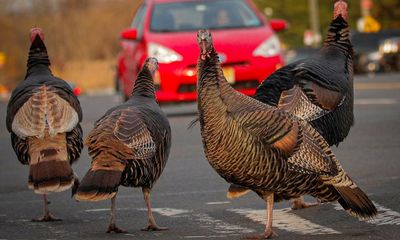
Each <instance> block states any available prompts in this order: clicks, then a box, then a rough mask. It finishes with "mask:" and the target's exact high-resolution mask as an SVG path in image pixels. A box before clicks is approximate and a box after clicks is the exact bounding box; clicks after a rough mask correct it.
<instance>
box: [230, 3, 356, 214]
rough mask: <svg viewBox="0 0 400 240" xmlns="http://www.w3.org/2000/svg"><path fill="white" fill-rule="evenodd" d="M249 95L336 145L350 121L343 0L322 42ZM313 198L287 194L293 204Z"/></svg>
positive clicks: (349, 55)
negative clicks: (305, 123)
mask: <svg viewBox="0 0 400 240" xmlns="http://www.w3.org/2000/svg"><path fill="white" fill-rule="evenodd" d="M254 98H255V99H257V100H259V101H261V102H263V103H266V104H268V105H270V106H275V107H278V108H282V109H285V110H286V111H289V112H291V113H293V114H294V115H296V116H297V117H300V118H302V119H305V120H306V121H308V122H309V123H310V124H311V126H313V127H314V128H315V129H316V130H317V131H318V132H319V133H320V134H321V135H322V136H323V137H324V138H325V140H326V141H327V142H328V144H329V145H334V144H336V145H339V143H340V142H342V141H343V140H344V139H345V138H346V136H347V135H348V133H349V131H350V128H351V127H352V126H353V124H354V114H353V48H352V45H351V42H350V39H349V25H348V23H347V4H346V2H344V1H342V0H340V1H338V2H336V3H335V6H334V11H333V20H332V21H331V23H330V26H329V30H328V34H327V36H326V38H325V41H324V46H323V47H322V48H321V49H320V51H319V53H318V54H316V55H315V56H313V57H311V58H308V59H303V60H299V61H296V62H294V63H292V64H289V65H287V66H285V67H283V68H281V69H279V70H278V71H276V72H275V73H273V74H272V75H270V76H269V77H268V78H267V79H266V80H264V82H263V83H262V84H261V85H260V86H259V87H258V88H257V91H256V94H255V95H254ZM247 192H248V189H246V188H244V187H242V186H236V185H231V186H230V188H229V190H228V196H229V197H230V198H235V197H239V196H242V195H244V194H245V193H247ZM318 204H319V203H318V202H317V203H305V202H304V200H303V197H301V198H299V199H294V200H293V205H292V208H293V209H299V208H306V207H310V206H315V205H318Z"/></svg>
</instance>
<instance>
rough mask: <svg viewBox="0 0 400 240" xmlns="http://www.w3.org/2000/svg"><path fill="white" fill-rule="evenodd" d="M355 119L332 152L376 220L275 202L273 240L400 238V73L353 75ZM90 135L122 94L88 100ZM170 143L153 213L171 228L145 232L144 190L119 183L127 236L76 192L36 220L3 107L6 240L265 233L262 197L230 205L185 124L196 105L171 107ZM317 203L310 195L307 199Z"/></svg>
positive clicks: (1, 179)
mask: <svg viewBox="0 0 400 240" xmlns="http://www.w3.org/2000/svg"><path fill="white" fill-rule="evenodd" d="M355 84H356V91H355V92H356V94H355V96H356V98H355V115H356V125H355V127H354V128H353V129H352V131H351V132H350V136H349V137H348V138H347V139H346V140H345V142H344V143H342V144H341V145H340V147H339V148H338V149H336V148H335V149H334V152H335V153H336V155H337V157H338V159H339V161H340V162H341V163H342V165H343V166H344V168H345V169H346V171H347V172H348V173H349V174H350V176H352V178H353V179H354V180H355V181H356V182H357V183H358V185H359V186H360V187H361V188H362V189H363V190H364V191H365V192H367V193H368V195H369V196H370V198H371V199H372V200H373V201H374V202H375V203H376V205H377V206H378V209H379V211H380V214H379V216H378V218H377V219H376V220H374V221H370V222H366V221H359V220H358V219H356V218H353V217H351V216H349V215H348V214H346V212H345V211H343V210H341V209H340V207H339V206H338V205H336V204H323V205H321V206H318V207H314V208H311V209H305V210H298V211H292V210H290V209H289V208H288V207H289V203H288V202H281V203H278V204H276V205H275V211H274V227H275V231H276V232H277V233H278V234H279V237H278V238H277V239H282V240H283V239H326V240H328V239H329V240H330V239H340V240H342V239H363V240H364V239H400V200H399V199H400V159H399V157H400V74H385V75H378V76H376V77H372V78H370V77H367V76H361V77H357V78H356V81H355ZM80 100H81V103H82V107H83V110H84V121H83V129H84V132H85V134H87V133H88V131H89V130H90V129H91V127H92V124H93V122H94V121H95V120H96V119H97V118H99V117H100V116H101V115H102V114H103V113H104V112H105V111H106V110H107V109H108V108H109V107H111V106H113V105H115V104H116V103H117V101H118V97H116V96H91V97H89V96H82V97H81V98H80ZM163 108H164V110H165V111H166V112H167V113H168V115H169V120H170V122H171V126H172V133H173V139H172V140H173V145H172V150H171V154H170V158H169V161H168V163H167V166H166V169H165V171H164V173H163V175H162V176H161V178H160V179H159V181H158V182H157V183H156V185H155V187H154V189H153V194H152V204H153V207H154V212H155V218H156V220H157V221H158V224H159V225H161V226H167V227H169V228H170V230H169V231H164V232H142V231H140V229H141V228H142V227H144V226H145V225H146V212H145V211H144V209H145V204H144V201H143V197H142V194H141V190H140V189H132V188H124V187H121V188H120V191H119V193H118V198H117V224H118V225H119V227H121V228H123V229H125V230H128V231H129V233H128V234H121V235H117V234H113V235H109V234H106V233H105V231H106V229H107V226H108V223H109V216H110V213H109V206H110V202H109V201H103V202H91V203H87V202H83V203H80V202H76V201H74V200H73V199H71V198H70V191H67V192H63V193H57V194H51V195H50V201H51V205H50V209H51V211H52V212H53V213H54V215H56V216H58V217H61V218H63V221H62V222H53V223H36V222H31V221H30V219H32V218H34V217H38V216H39V215H41V214H42V198H41V197H40V196H39V195H36V194H34V193H33V192H32V191H31V190H29V189H28V187H27V178H28V167H26V166H23V165H21V164H20V163H19V162H18V161H17V158H16V156H15V154H14V152H13V150H12V148H11V144H10V139H9V134H8V132H7V130H6V128H5V112H6V105H5V104H1V105H0V115H1V116H0V119H2V122H1V123H2V124H1V127H0V152H1V156H0V239H109V238H113V239H211V238H215V239H240V238H241V237H242V236H244V235H246V234H249V233H250V234H251V233H258V232H262V231H263V229H264V225H263V221H264V220H263V218H264V212H265V211H264V206H265V205H264V203H263V201H262V200H261V199H259V198H258V197H257V196H256V195H255V194H254V193H250V194H248V195H246V196H244V197H242V198H240V199H237V200H233V201H228V200H227V198H226V197H225V194H226V189H227V183H225V182H224V180H222V178H220V177H219V176H218V175H217V174H216V172H215V171H214V170H213V169H212V168H211V167H210V166H209V164H208V162H207V160H206V159H205V157H204V153H203V149H202V144H201V139H200V133H199V126H198V125H197V126H195V127H194V128H193V129H190V130H188V129H187V126H188V124H189V123H190V121H191V120H192V119H193V118H194V117H195V115H194V114H195V112H196V105H195V104H184V105H179V106H165V107H163ZM89 163H90V159H89V157H88V155H87V152H86V150H85V151H84V152H83V154H82V156H81V159H80V161H79V162H78V163H77V164H75V165H74V169H75V171H76V172H77V174H78V175H79V176H81V177H82V176H83V175H84V173H85V172H86V170H87V169H88V166H89ZM308 200H312V199H308Z"/></svg>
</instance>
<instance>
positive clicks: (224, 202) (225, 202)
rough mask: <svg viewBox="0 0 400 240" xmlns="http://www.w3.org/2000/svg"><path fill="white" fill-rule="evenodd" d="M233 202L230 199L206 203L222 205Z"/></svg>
mask: <svg viewBox="0 0 400 240" xmlns="http://www.w3.org/2000/svg"><path fill="white" fill-rule="evenodd" d="M228 203H231V202H229V201H223V202H206V205H222V204H228Z"/></svg>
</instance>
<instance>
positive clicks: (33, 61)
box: [6, 27, 83, 221]
mask: <svg viewBox="0 0 400 240" xmlns="http://www.w3.org/2000/svg"><path fill="white" fill-rule="evenodd" d="M29 37H30V40H31V47H30V50H29V57H28V64H27V68H28V70H27V73H26V76H25V79H24V81H22V83H21V84H19V85H18V86H17V87H16V88H15V90H14V91H13V93H12V95H11V98H10V101H9V103H8V108H7V120H6V121H7V129H8V131H9V132H10V133H11V142H12V146H13V148H14V151H15V153H16V154H17V157H18V160H19V161H20V162H21V163H22V164H26V165H28V164H29V168H30V170H29V188H31V189H33V190H34V191H35V193H38V194H42V195H43V199H44V216H43V217H42V218H38V219H34V220H35V221H55V220H60V219H57V218H55V217H53V216H52V215H51V214H50V212H49V209H48V203H49V202H48V200H47V194H48V193H51V192H61V191H64V190H67V189H69V188H71V186H73V185H74V183H75V187H77V184H78V179H77V178H76V177H75V176H74V173H73V171H72V168H71V164H72V163H73V162H75V161H76V160H78V158H79V156H80V153H81V150H82V147H83V144H82V129H81V126H80V124H79V123H80V122H81V120H82V110H81V107H80V103H79V100H78V99H77V97H76V96H75V95H74V94H73V92H72V89H71V87H70V86H69V85H68V83H66V82H65V81H64V80H62V79H60V78H57V77H55V76H53V74H52V73H51V70H50V68H49V66H50V60H49V57H48V54H47V50H46V46H45V44H44V42H43V41H44V33H43V31H42V30H41V29H40V28H37V27H35V28H32V29H31V31H30V34H29ZM73 191H74V189H73Z"/></svg>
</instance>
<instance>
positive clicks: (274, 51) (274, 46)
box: [253, 36, 281, 57]
mask: <svg viewBox="0 0 400 240" xmlns="http://www.w3.org/2000/svg"><path fill="white" fill-rule="evenodd" d="M280 51H281V47H280V43H279V39H278V38H277V37H276V36H271V37H270V38H268V39H267V40H265V41H264V42H262V43H261V44H260V45H259V46H258V47H257V48H256V49H255V50H254V52H253V56H262V57H272V56H275V55H278V54H279V53H280Z"/></svg>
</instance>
